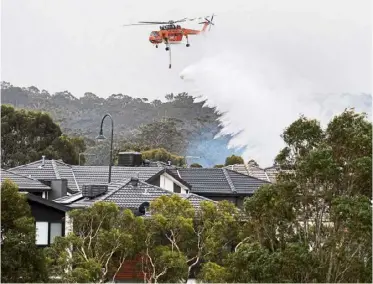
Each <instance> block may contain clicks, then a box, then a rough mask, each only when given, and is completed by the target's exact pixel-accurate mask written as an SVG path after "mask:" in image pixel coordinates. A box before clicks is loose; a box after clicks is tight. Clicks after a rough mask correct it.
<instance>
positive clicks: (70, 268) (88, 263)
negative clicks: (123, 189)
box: [48, 202, 144, 283]
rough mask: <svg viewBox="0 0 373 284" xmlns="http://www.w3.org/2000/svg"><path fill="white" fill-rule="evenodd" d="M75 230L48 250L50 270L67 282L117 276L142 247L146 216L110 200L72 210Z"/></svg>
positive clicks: (100, 280)
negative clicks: (138, 214)
mask: <svg viewBox="0 0 373 284" xmlns="http://www.w3.org/2000/svg"><path fill="white" fill-rule="evenodd" d="M70 216H71V218H72V219H73V220H74V226H73V228H74V232H73V233H70V234H69V235H67V236H65V237H58V238H56V239H55V242H54V243H53V245H52V246H51V248H50V249H49V250H48V256H49V259H50V271H51V273H52V274H53V275H56V276H62V279H61V280H62V281H65V282H100V283H103V282H105V281H108V280H114V279H115V276H116V274H117V273H118V271H119V269H120V268H121V266H122V264H123V262H124V261H125V260H126V259H127V258H128V257H132V256H134V255H135V254H136V253H138V251H139V249H140V248H139V246H138V244H139V242H138V240H139V239H141V232H143V231H144V229H143V219H141V218H136V217H135V216H134V215H133V213H132V212H131V211H130V210H129V209H126V210H124V211H121V210H120V209H119V207H118V206H117V205H115V204H114V203H110V202H96V203H95V204H94V205H92V206H91V207H89V208H85V209H76V210H73V211H72V212H70Z"/></svg>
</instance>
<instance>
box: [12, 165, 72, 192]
mask: <svg viewBox="0 0 373 284" xmlns="http://www.w3.org/2000/svg"><path fill="white" fill-rule="evenodd" d="M42 164H43V162H42V160H38V161H35V162H32V163H29V164H26V165H21V166H18V167H15V168H12V169H10V171H12V172H14V173H17V174H20V175H23V176H31V177H32V178H34V179H38V180H55V179H66V180H67V187H68V188H69V189H70V190H71V191H78V190H79V186H78V184H77V181H76V179H75V175H74V172H73V170H72V167H71V166H70V165H68V164H65V163H64V162H62V161H57V160H45V161H44V166H43V165H42Z"/></svg>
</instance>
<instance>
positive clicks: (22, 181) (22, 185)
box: [1, 169, 52, 192]
mask: <svg viewBox="0 0 373 284" xmlns="http://www.w3.org/2000/svg"><path fill="white" fill-rule="evenodd" d="M7 178H8V179H10V180H12V181H13V182H14V183H15V184H17V186H18V189H19V190H21V191H23V190H24V191H30V192H31V191H34V192H35V191H50V190H52V189H51V188H50V187H49V186H47V185H45V184H44V183H42V182H40V181H38V180H36V179H33V178H29V177H25V176H22V175H19V174H16V173H13V172H11V171H9V170H4V169H1V182H3V180H4V179H7Z"/></svg>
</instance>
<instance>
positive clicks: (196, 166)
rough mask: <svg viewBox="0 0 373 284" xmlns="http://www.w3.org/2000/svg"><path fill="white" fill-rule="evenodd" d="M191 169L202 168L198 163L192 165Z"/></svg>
mask: <svg viewBox="0 0 373 284" xmlns="http://www.w3.org/2000/svg"><path fill="white" fill-rule="evenodd" d="M190 167H191V168H203V167H202V166H201V165H200V164H198V163H193V164H191V165H190Z"/></svg>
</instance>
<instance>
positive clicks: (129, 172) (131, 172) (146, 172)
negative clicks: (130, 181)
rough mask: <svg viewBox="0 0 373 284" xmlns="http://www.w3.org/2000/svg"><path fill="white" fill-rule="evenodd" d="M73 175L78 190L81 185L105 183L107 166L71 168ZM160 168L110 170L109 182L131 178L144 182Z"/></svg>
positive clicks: (116, 168)
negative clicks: (137, 178)
mask: <svg viewBox="0 0 373 284" xmlns="http://www.w3.org/2000/svg"><path fill="white" fill-rule="evenodd" d="M71 167H72V169H73V172H74V174H75V178H76V181H77V183H78V185H79V187H80V188H82V185H83V184H91V183H107V182H108V177H109V167H108V166H71ZM162 170H163V168H160V167H118V166H113V167H112V168H111V181H112V182H116V181H122V180H124V179H127V178H131V177H137V176H138V177H139V179H140V180H141V181H146V180H148V179H150V178H151V177H152V176H154V175H156V174H157V173H158V172H160V171H162Z"/></svg>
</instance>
